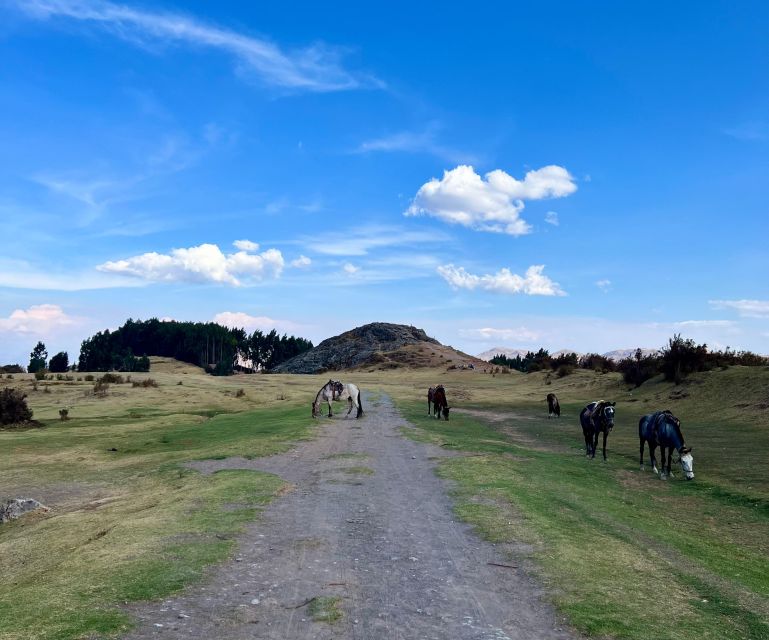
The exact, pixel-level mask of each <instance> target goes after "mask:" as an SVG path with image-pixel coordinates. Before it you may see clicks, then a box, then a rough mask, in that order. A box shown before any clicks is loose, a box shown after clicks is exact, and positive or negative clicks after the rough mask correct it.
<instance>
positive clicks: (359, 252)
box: [302, 225, 449, 256]
mask: <svg viewBox="0 0 769 640" xmlns="http://www.w3.org/2000/svg"><path fill="white" fill-rule="evenodd" d="M448 240H449V237H448V236H447V235H445V234H443V233H441V232H440V231H414V230H407V229H403V228H401V227H398V226H389V225H369V226H366V227H361V228H358V229H351V230H349V231H346V232H345V233H344V234H340V232H339V231H334V232H331V233H327V234H322V235H314V236H312V237H309V238H306V239H303V240H302V244H303V245H304V246H306V247H307V248H308V249H311V250H312V251H315V252H316V253H321V254H323V255H329V256H365V255H367V254H368V253H369V252H370V251H372V250H374V249H383V248H387V247H401V246H415V247H421V246H433V245H434V244H435V243H436V242H443V243H445V242H447V241H448Z"/></svg>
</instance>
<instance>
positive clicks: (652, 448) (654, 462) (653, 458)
mask: <svg viewBox="0 0 769 640" xmlns="http://www.w3.org/2000/svg"><path fill="white" fill-rule="evenodd" d="M656 449H657V445H656V444H652V443H651V441H650V442H649V458H651V463H652V471H654V473H656V474H657V475H659V474H660V470H659V469H657V457H656V456H655V455H654V452H655V450H656Z"/></svg>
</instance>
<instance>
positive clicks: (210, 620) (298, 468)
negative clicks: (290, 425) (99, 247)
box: [126, 396, 576, 640]
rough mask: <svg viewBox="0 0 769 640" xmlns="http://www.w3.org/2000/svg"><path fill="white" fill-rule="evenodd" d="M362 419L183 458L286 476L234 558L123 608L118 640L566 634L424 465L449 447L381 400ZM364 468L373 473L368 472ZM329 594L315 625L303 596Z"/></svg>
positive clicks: (488, 638)
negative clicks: (249, 453) (167, 593)
mask: <svg viewBox="0 0 769 640" xmlns="http://www.w3.org/2000/svg"><path fill="white" fill-rule="evenodd" d="M365 406H367V407H368V409H367V412H366V414H365V415H364V417H363V418H361V419H360V420H354V419H345V418H344V417H335V418H334V419H331V420H328V419H324V423H325V424H323V425H322V426H321V427H320V429H319V435H318V436H317V437H316V438H315V439H313V440H312V441H307V442H301V443H299V444H298V446H297V447H296V448H295V449H293V450H292V451H290V452H288V453H286V454H281V455H277V456H272V457H269V458H261V459H257V460H245V459H241V458H230V459H227V460H210V461H202V462H195V463H190V466H192V467H193V468H196V469H198V470H200V471H201V472H203V473H212V472H214V471H216V470H219V469H226V468H230V469H235V468H238V469H242V468H245V469H258V470H260V471H267V472H270V473H274V474H276V475H279V476H280V477H282V478H284V479H285V480H287V481H289V482H291V483H292V484H293V485H294V486H295V490H294V491H293V492H291V493H288V494H287V495H285V496H283V497H281V498H278V499H276V500H275V501H274V502H273V503H272V504H270V505H269V506H268V507H267V508H266V509H265V510H264V512H263V513H262V515H261V516H260V518H259V520H258V521H257V522H254V523H253V524H252V525H250V526H249V527H248V528H247V531H246V533H245V534H244V535H243V536H242V537H240V538H239V545H238V551H237V553H236V555H235V557H234V558H233V559H232V560H230V561H228V562H226V563H224V564H222V565H218V566H216V567H214V568H212V569H211V570H210V571H209V573H208V575H207V577H206V579H205V580H204V581H203V582H202V583H200V584H197V585H195V586H192V587H190V588H189V589H187V590H185V591H184V592H183V593H182V594H180V595H178V596H176V597H173V598H168V599H166V600H163V601H162V602H155V603H145V604H142V605H138V606H132V607H129V608H128V610H129V611H130V612H131V613H132V614H133V615H134V616H135V618H136V621H137V627H136V629H135V630H134V631H133V632H131V633H129V634H128V635H127V636H126V640H140V639H142V640H143V639H147V638H169V639H172V638H185V639H186V640H197V639H203V638H205V639H207V640H210V639H214V640H225V639H226V640H240V639H245V638H250V639H251V638H263V639H265V640H293V639H309V638H314V639H319V640H331V639H332V638H333V639H336V640H345V639H356V640H357V639H361V640H363V639H365V640H372V639H379V638H382V639H384V638H387V639H388V640H391V639H404V640H405V639H409V640H411V639H415V638H424V639H430V640H432V639H435V640H444V639H451V640H518V639H521V640H523V639H526V640H537V639H540V638H553V639H558V640H560V639H566V638H574V637H576V636H575V635H574V634H572V633H571V632H569V631H567V630H566V629H564V628H563V624H562V623H561V622H560V621H559V620H558V619H557V617H556V615H555V613H554V612H553V610H552V608H551V607H550V606H549V605H548V604H546V601H545V599H544V598H543V596H544V593H543V591H542V589H541V588H540V587H539V586H538V585H537V584H536V582H535V581H534V580H532V579H531V578H530V577H529V576H528V575H526V573H525V572H524V571H523V570H519V569H511V568H508V567H504V566H502V567H500V566H495V565H493V564H489V563H497V565H506V564H507V565H509V564H510V560H509V558H508V556H507V555H506V554H505V551H506V548H505V547H504V546H501V545H493V544H490V543H486V542H483V541H481V540H479V539H478V538H477V537H476V536H475V535H474V534H473V533H472V531H471V529H470V527H469V526H467V525H465V524H463V523H461V522H457V521H456V520H455V517H454V515H453V513H452V505H451V501H450V499H449V497H448V495H447V489H448V488H449V487H448V486H447V483H446V482H445V481H443V480H441V479H440V478H438V477H437V476H436V475H435V473H434V468H435V459H436V458H438V457H445V456H446V455H449V454H447V452H445V451H443V450H441V449H439V448H438V447H433V446H430V445H426V444H422V443H417V442H414V441H412V440H409V439H408V438H405V437H403V436H402V435H401V434H400V433H399V431H398V429H399V427H401V426H404V425H406V423H405V421H404V420H403V419H402V418H401V417H400V415H399V414H398V413H397V411H396V410H395V408H394V407H393V405H392V403H391V401H390V399H389V398H387V397H386V396H383V397H381V398H380V399H378V401H377V404H376V405H372V404H371V403H370V402H367V403H365ZM371 471H373V474H371V473H370V472H371ZM318 598H339V600H338V606H339V609H340V611H341V613H342V617H341V619H340V620H339V621H337V622H336V623H333V624H330V623H327V622H316V621H314V620H313V618H312V615H311V614H310V610H309V609H310V606H311V601H313V599H316V600H315V602H318V600H317V599H318Z"/></svg>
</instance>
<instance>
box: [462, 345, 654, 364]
mask: <svg viewBox="0 0 769 640" xmlns="http://www.w3.org/2000/svg"><path fill="white" fill-rule="evenodd" d="M638 348H639V347H633V348H632V349H615V350H613V351H607V352H606V353H602V354H600V355H602V356H603V357H604V358H609V360H614V361H615V362H618V361H620V360H624V359H625V358H630V357H633V356H635V352H636V351H637V350H638ZM529 351H536V349H508V348H506V347H495V348H493V349H489V350H488V351H484V352H483V353H479V354H478V355H477V356H476V358H479V359H481V360H485V361H486V362H489V361H491V359H492V358H493V357H494V356H496V355H503V356H505V357H507V358H515V357H517V356H521V358H523V357H525V356H526V354H527V353H528V352H529ZM658 352H659V349H644V348H641V353H642V354H643V355H644V356H651V355H654V354H655V353H658ZM567 353H576V354H577V357H582V356H584V355H587V354H586V353H581V352H579V351H576V350H574V349H559V350H558V351H553V352H552V353H551V354H550V355H551V356H553V357H556V358H557V357H558V356H560V355H563V354H567Z"/></svg>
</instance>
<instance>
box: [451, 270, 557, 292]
mask: <svg viewBox="0 0 769 640" xmlns="http://www.w3.org/2000/svg"><path fill="white" fill-rule="evenodd" d="M544 268H545V265H542V264H540V265H532V266H530V267H529V268H528V269H526V274H525V275H523V276H520V275H518V274H517V273H512V272H511V271H510V269H500V270H499V271H498V272H497V273H495V274H485V275H482V276H479V275H475V274H472V273H469V272H468V271H466V270H465V268H464V267H455V266H454V265H453V264H447V265H442V266H440V267H438V274H439V275H440V276H441V277H442V278H443V279H444V280H445V281H446V282H448V283H449V285H450V286H451V287H452V288H453V289H469V290H471V291H472V290H474V289H482V290H485V291H493V292H494V293H506V294H519V293H523V294H526V295H530V296H565V295H566V293H565V292H564V291H563V290H562V289H561V287H560V285H559V284H558V283H557V282H553V281H552V280H551V279H550V278H548V277H547V276H546V275H544V274H543V273H542V271H543V270H544Z"/></svg>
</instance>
